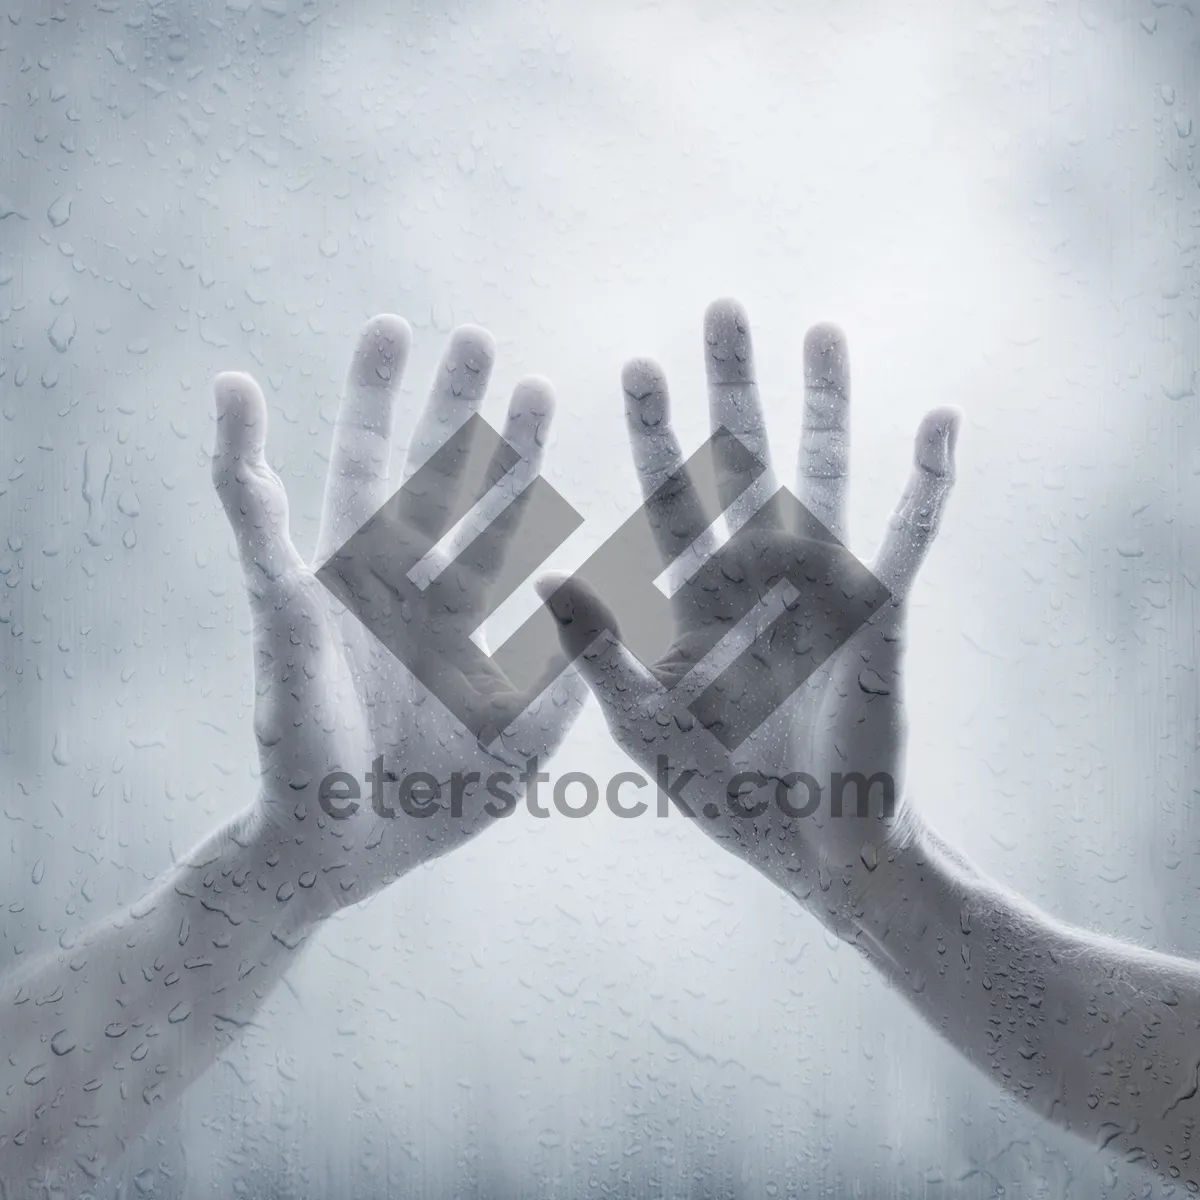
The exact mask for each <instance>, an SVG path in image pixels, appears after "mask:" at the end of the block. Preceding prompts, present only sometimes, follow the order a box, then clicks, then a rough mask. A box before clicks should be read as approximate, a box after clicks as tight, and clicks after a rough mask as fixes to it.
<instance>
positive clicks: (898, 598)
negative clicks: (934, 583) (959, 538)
mask: <svg viewBox="0 0 1200 1200" xmlns="http://www.w3.org/2000/svg"><path fill="white" fill-rule="evenodd" d="M960 419H961V413H960V412H959V410H958V409H956V408H949V407H947V408H935V409H934V410H933V411H932V412H930V413H928V414H927V415H926V417H925V419H924V420H923V421H922V422H921V425H920V427H919V428H918V430H917V437H916V444H915V447H914V451H913V470H912V475H911V476H910V477H909V481H908V486H907V487H906V488H905V489H904V495H903V496H902V497H901V498H900V503H899V504H898V505H897V506H896V511H895V513H894V514H893V515H892V519H891V521H890V522H889V524H888V531H887V534H886V535H885V537H884V539H883V545H882V546H881V547H880V549H879V553H878V555H876V558H875V562H874V564H873V566H872V567H871V570H872V572H873V574H874V575H875V577H876V578H877V579H878V580H879V581H880V582H881V583H882V584H883V585H884V587H886V588H887V589H888V591H889V592H891V594H892V600H893V605H899V604H901V603H903V601H904V600H905V599H906V598H907V596H908V592H909V588H910V587H911V586H912V582H913V580H914V579H915V578H916V575H917V571H918V570H919V569H920V567H921V563H922V562H923V561H924V559H925V555H926V554H927V553H928V551H929V547H930V546H931V545H932V544H933V539H934V538H935V537H936V536H937V531H938V527H939V525H940V524H941V520H942V513H943V511H944V509H945V506H946V500H947V499H948V498H949V495H950V490H951V488H952V487H953V486H954V448H955V443H956V441H957V439H958V426H959V421H960Z"/></svg>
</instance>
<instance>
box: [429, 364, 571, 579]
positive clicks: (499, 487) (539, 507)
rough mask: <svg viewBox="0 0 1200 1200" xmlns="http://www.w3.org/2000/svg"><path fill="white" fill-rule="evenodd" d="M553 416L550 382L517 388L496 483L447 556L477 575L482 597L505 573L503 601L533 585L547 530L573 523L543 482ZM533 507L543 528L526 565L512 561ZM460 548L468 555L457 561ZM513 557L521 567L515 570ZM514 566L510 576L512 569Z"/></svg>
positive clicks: (496, 463) (495, 468) (535, 379)
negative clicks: (563, 522)
mask: <svg viewBox="0 0 1200 1200" xmlns="http://www.w3.org/2000/svg"><path fill="white" fill-rule="evenodd" d="M554 410H555V399H554V388H553V386H552V385H551V383H550V381H549V380H548V379H543V378H542V377H540V376H529V377H528V378H525V379H522V380H521V381H520V382H519V383H518V384H517V386H516V387H515V388H514V389H513V395H512V400H511V401H510V402H509V406H508V416H507V418H506V420H505V423H504V444H502V445H501V446H500V447H499V448H498V452H497V453H496V454H495V455H493V461H492V463H491V464H490V465H489V467H488V472H487V476H486V478H487V480H488V481H491V480H493V479H495V480H496V481H497V482H496V484H495V486H493V487H492V488H491V489H490V490H489V491H488V493H487V496H486V498H485V499H484V501H483V502H482V503H481V504H479V505H478V506H477V507H476V508H475V510H474V511H473V512H472V513H471V514H470V517H469V519H468V520H467V521H466V522H464V524H463V528H462V531H461V533H460V532H459V531H457V530H456V531H455V538H454V543H453V545H452V546H451V547H450V549H449V551H448V553H449V555H450V557H451V558H453V559H455V561H457V562H460V563H461V564H463V565H465V566H466V567H467V568H468V569H469V570H470V571H472V572H473V573H474V575H475V576H476V578H477V579H478V581H479V584H480V586H481V588H482V589H483V594H488V593H489V592H490V590H491V589H492V588H494V587H496V586H497V585H498V582H499V580H500V576H501V574H502V573H503V575H504V583H503V586H501V587H500V589H499V590H500V595H501V598H503V597H504V596H507V595H508V594H509V593H510V592H511V591H512V590H513V588H514V587H516V586H517V585H519V584H520V583H522V582H524V581H525V580H526V579H528V577H529V575H530V574H531V572H532V570H533V569H534V568H536V567H537V565H538V564H539V563H540V562H541V561H542V559H543V557H544V552H543V549H542V542H543V538H544V536H545V534H547V533H549V528H542V527H545V526H546V525H547V522H549V524H550V525H554V524H555V518H556V517H563V518H568V519H569V514H570V509H569V507H568V506H566V505H565V503H561V502H556V498H557V495H558V494H557V493H556V492H554V491H553V489H550V488H549V487H548V486H547V485H546V484H545V483H544V481H541V480H539V478H538V477H539V475H540V473H541V467H542V458H543V455H544V453H545V447H546V440H547V438H548V437H549V434H550V427H551V424H552V422H553V419H554ZM509 447H511V449H512V450H515V451H516V452H517V454H518V455H520V458H519V459H518V461H517V462H516V465H515V466H513V467H512V469H511V470H508V469H507V468H508V464H509V463H510V462H511V461H512V455H511V452H510V451H509V449H508V448H509ZM539 491H544V492H545V499H542V498H541V497H540V496H537V495H536V493H537V492H539ZM531 503H532V504H534V505H535V511H536V512H537V514H538V524H539V526H540V528H539V529H538V530H537V531H536V532H537V534H538V535H539V536H538V537H537V538H536V539H535V540H536V542H537V545H531V546H530V547H529V550H530V551H531V552H532V554H533V555H534V557H533V559H532V560H531V561H527V560H528V557H529V556H528V555H527V554H520V553H518V554H516V555H515V556H513V555H512V549H513V541H514V537H515V536H516V535H517V533H518V530H520V529H521V528H522V527H523V522H524V518H525V513H526V510H527V509H528V508H529V506H530V504H531ZM569 524H570V526H571V529H570V530H568V532H570V531H571V530H573V528H574V526H575V524H577V520H574V521H570V520H569ZM563 536H565V534H564V535H563ZM460 546H465V547H466V549H465V550H464V551H463V552H462V554H461V555H458V548H459V547H460ZM510 557H515V558H516V559H518V560H520V561H519V562H514V563H512V564H510V563H509V559H510ZM510 565H511V567H512V569H511V570H510V569H508V568H509V567H510Z"/></svg>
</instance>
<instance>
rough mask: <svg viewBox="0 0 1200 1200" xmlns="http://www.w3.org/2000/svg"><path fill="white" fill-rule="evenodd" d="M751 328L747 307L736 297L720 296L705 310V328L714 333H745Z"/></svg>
mask: <svg viewBox="0 0 1200 1200" xmlns="http://www.w3.org/2000/svg"><path fill="white" fill-rule="evenodd" d="M749 326H750V316H749V314H748V313H747V312H746V306H745V305H744V304H743V303H742V302H741V301H740V300H738V299H737V298H736V297H734V296H718V297H717V299H715V300H713V301H711V302H710V303H709V304H708V306H707V307H706V308H705V309H704V327H705V329H708V330H712V331H713V332H714V333H721V334H729V333H744V332H745V331H746V330H747V329H748V328H749Z"/></svg>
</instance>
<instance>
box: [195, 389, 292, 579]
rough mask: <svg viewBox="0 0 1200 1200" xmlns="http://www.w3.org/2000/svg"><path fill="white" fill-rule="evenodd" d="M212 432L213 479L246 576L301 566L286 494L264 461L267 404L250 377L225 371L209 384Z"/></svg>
mask: <svg viewBox="0 0 1200 1200" xmlns="http://www.w3.org/2000/svg"><path fill="white" fill-rule="evenodd" d="M213 398H214V400H215V401H216V407H217V436H216V442H215V444H214V447H213V457H212V479H213V486H214V487H215V488H216V490H217V495H218V496H219V497H220V498H221V503H222V505H224V508H225V514H226V516H227V517H228V518H229V523H230V525H231V526H232V527H233V532H234V536H235V537H236V538H237V544H238V554H239V556H240V558H241V560H242V567H243V569H244V570H245V573H246V577H247V579H248V580H251V581H254V582H258V581H259V580H260V578H261V577H262V576H265V577H266V578H267V579H277V578H278V577H279V576H280V575H282V574H283V573H284V572H285V571H286V570H288V569H289V568H294V567H298V566H299V565H300V556H299V555H298V554H297V553H296V549H295V547H294V546H293V545H292V539H291V537H290V536H289V534H288V504H287V494H286V493H285V492H284V490H283V484H282V483H281V482H280V480H279V476H278V475H276V474H275V472H274V471H272V470H271V468H270V466H269V465H268V464H267V460H266V456H265V454H264V450H265V448H266V442H267V402H266V400H265V399H264V398H263V394H262V390H261V389H260V388H259V386H258V384H257V383H255V382H254V380H253V379H251V378H250V376H249V375H243V374H241V373H240V372H237V371H226V372H225V373H224V374H222V375H218V376H217V378H216V381H215V382H214V384H213Z"/></svg>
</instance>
